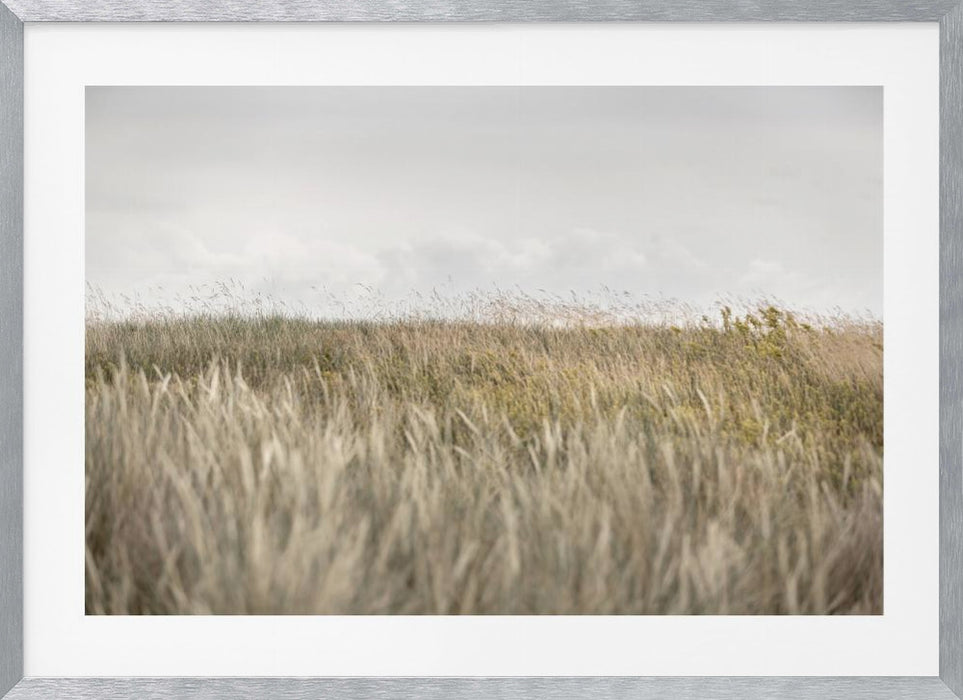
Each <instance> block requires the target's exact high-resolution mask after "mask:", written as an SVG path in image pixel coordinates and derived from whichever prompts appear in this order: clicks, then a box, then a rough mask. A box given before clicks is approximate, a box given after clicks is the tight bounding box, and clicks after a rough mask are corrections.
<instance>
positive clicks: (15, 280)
mask: <svg viewBox="0 0 963 700" xmlns="http://www.w3.org/2000/svg"><path fill="white" fill-rule="evenodd" d="M0 357H2V358H3V362H2V363H0V480H2V488H0V564H2V565H0V696H2V695H3V694H4V693H6V692H7V691H8V690H9V689H10V688H11V687H12V686H14V685H15V684H16V683H17V682H18V681H20V679H21V678H23V669H24V666H23V22H21V21H20V19H19V18H18V17H17V16H16V15H15V14H14V13H13V12H12V11H11V10H10V9H9V8H8V7H6V6H5V5H4V4H2V3H0Z"/></svg>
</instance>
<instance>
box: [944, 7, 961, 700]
mask: <svg viewBox="0 0 963 700" xmlns="http://www.w3.org/2000/svg"><path fill="white" fill-rule="evenodd" d="M961 396H963V5H961V4H959V3H957V4H956V5H955V7H954V8H953V9H952V10H951V11H950V12H949V13H948V14H946V15H945V16H944V17H943V18H942V20H941V21H940V575H939V578H940V593H939V598H940V678H941V679H942V680H943V681H944V682H945V683H946V685H947V687H949V688H950V689H951V690H952V691H953V692H954V693H956V694H957V695H958V696H959V695H961V694H963V402H961V401H960V397H961Z"/></svg>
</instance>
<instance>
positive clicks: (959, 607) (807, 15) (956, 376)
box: [0, 0, 963, 700]
mask: <svg viewBox="0 0 963 700" xmlns="http://www.w3.org/2000/svg"><path fill="white" fill-rule="evenodd" d="M476 21H477V22H576V21H577V22H644V21H645V22H649V21H684V22H756V21H770V22H771V21H779V22H801V21H806V22H813V21H816V22H822V21H825V22H939V28H940V479H939V483H940V513H939V524H940V525H939V527H940V543H939V557H940V564H939V567H940V570H939V580H940V586H939V606H940V620H939V649H940V652H939V676H936V677H904V678H898V677H837V678H817V677H757V678H736V677H722V676H720V677H684V678H670V677H647V678H646V677H640V678H622V677H619V678H604V677H596V678H563V677H553V678H490V679H484V678H353V679H346V678H328V679H326V678H315V679H303V678H299V679H296V678H233V679H231V678H113V679H106V678H74V679H67V678H24V656H23V640H24V624H23V600H24V590H23V555H24V551H23V468H24V463H23V398H24V395H23V235H24V233H23V221H24V220H23V176H24V159H23V144H24V122H23V104H24V103H23V94H24V93H23V87H24V52H23V30H24V23H26V22H476ZM0 697H4V698H9V700H26V699H28V698H29V699H33V698H91V699H93V698H148V697H150V698H161V697H164V698H167V697H172V698H178V697H190V698H290V699H292V700H294V699H298V700H301V699H304V700H306V699H307V698H316V697H327V698H369V697H381V698H449V697H460V698H483V697H485V698H488V697H497V698H523V697H525V698H527V697H544V698H559V699H560V698H581V697H596V698H616V697H620V698H629V697H632V698H643V697H644V698H663V697H664V698H678V699H680V700H684V699H695V698H745V699H747V700H748V699H751V698H819V699H820V700H823V699H824V698H854V699H855V698H907V699H914V698H919V699H920V700H922V699H923V698H926V699H927V700H939V699H940V698H956V697H963V0H595V1H588V0H567V1H566V2H557V1H555V0H526V1H524V2H519V1H518V0H402V1H401V2H399V1H397V0H356V1H355V2H346V1H345V0H314V1H311V0H261V1H260V2H257V3H237V2H225V1H224V0H216V1H214V2H212V1H210V0H123V1H118V0H0Z"/></svg>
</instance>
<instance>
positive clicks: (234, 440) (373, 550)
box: [86, 306, 883, 614]
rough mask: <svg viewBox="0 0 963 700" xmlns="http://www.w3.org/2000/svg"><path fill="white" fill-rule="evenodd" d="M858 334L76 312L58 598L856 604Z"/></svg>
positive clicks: (184, 607)
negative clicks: (80, 328) (78, 370)
mask: <svg viewBox="0 0 963 700" xmlns="http://www.w3.org/2000/svg"><path fill="white" fill-rule="evenodd" d="M882 337H883V328H882V324H881V323H878V322H869V321H866V322H864V321H854V320H851V319H846V318H839V319H835V320H834V319H821V320H820V321H819V322H818V323H814V324H812V325H807V324H804V323H801V322H799V321H797V320H796V319H795V318H794V317H793V316H792V315H791V314H788V313H786V312H784V311H782V310H780V309H778V308H775V307H772V306H768V307H767V306H763V307H762V308H759V309H758V310H756V311H754V312H749V313H742V314H737V313H734V312H732V311H729V310H728V309H724V310H723V313H722V316H721V318H719V319H713V320H711V321H709V320H708V319H706V320H704V321H701V322H695V323H686V324H685V325H682V326H678V327H676V326H672V325H669V324H668V323H661V324H632V323H621V324H612V325H604V324H602V325H600V324H598V323H592V324H579V323H570V322H567V323H564V324H561V325H558V326H552V325H550V324H545V323H526V322H511V321H497V322H477V321H454V320H452V321H431V320H429V319H420V320H419V319H410V320H399V321H380V322H347V321H345V322H314V321H307V320H298V319H296V318H286V317H280V316H269V315H261V316H257V317H251V316H241V315H221V314H218V315H208V316H204V315H199V316H195V317H191V318H176V317H173V316H169V317H157V318H156V319H153V320H151V319H150V318H148V319H140V320H137V321H114V320H98V319H89V320H88V324H87V341H86V342H87V348H86V350H87V359H86V475H87V481H86V525H87V528H86V532H87V535H86V545H87V546H86V556H87V567H86V572H87V573H86V608H87V612H88V613H108V614H127V613H134V614H147V613H151V614H164V613H229V614H243V613H257V614H283V613H335V614H350V613H366V614H389V613H400V614H421V613H427V614H456V613H467V614H483V613H496V614H578V613H589V614H619V613H668V614H688V613H709V614H739V613H749V614H781V613H789V614H796V613H808V614H826V613H855V614H878V613H881V612H882V586H883V569H882V548H883V544H882V538H883V531H882V513H883V511H882V474H883V472H882V453H883V372H882V368H883V352H882Z"/></svg>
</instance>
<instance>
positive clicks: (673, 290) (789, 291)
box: [86, 87, 883, 317]
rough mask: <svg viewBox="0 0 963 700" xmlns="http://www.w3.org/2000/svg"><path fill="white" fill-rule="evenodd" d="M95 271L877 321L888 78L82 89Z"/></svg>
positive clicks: (174, 287)
mask: <svg viewBox="0 0 963 700" xmlns="http://www.w3.org/2000/svg"><path fill="white" fill-rule="evenodd" d="M86 118H87V122H86V124H87V156H86V157H87V161H86V163H87V165H86V167H87V220H86V264H87V281H88V282H89V283H90V284H91V285H93V286H94V287H97V288H99V289H101V290H103V291H104V292H105V293H106V294H107V295H108V296H116V295H124V294H126V295H131V296H138V297H140V298H141V300H142V301H144V302H147V303H151V302H152V300H153V299H155V298H161V297H163V298H164V299H166V300H168V301H170V300H172V299H174V298H175V297H177V296H178V295H182V296H190V292H189V289H190V288H191V287H192V286H197V285H206V284H210V283H213V282H217V281H226V280H229V279H232V280H236V281H238V282H239V283H240V284H242V285H243V286H244V288H245V289H247V290H248V291H249V292H250V293H256V292H263V293H268V294H271V295H272V296H273V297H275V298H277V299H281V300H284V301H286V302H288V303H292V304H302V305H303V306H304V307H305V308H306V309H307V310H308V311H312V312H317V313H319V314H327V313H332V310H331V308H330V307H329V306H328V305H327V304H328V302H326V301H325V299H324V297H323V296H322V294H321V293H319V292H318V291H317V290H319V289H326V290H327V291H329V292H331V293H333V294H335V295H338V296H350V295H353V294H356V293H357V290H358V289H360V286H359V285H362V284H363V285H367V286H369V287H371V288H374V289H377V290H380V291H381V292H382V293H383V294H384V295H385V296H387V297H388V298H399V297H404V296H409V295H410V292H411V290H417V291H420V292H422V293H424V292H428V291H430V290H431V289H432V288H440V289H442V290H444V292H445V293H446V294H447V293H457V292H460V291H465V290H471V289H483V290H484V289H491V288H493V287H498V288H501V289H511V288H519V289H522V290H524V291H527V292H532V293H540V292H539V290H545V291H546V292H548V293H557V294H562V295H566V296H567V295H569V294H570V293H571V292H572V291H574V292H575V293H576V294H579V295H582V294H586V293H590V292H593V291H596V290H598V289H599V288H600V287H601V286H602V285H605V286H607V287H609V288H611V289H613V290H616V291H618V292H623V291H625V292H629V293H630V294H631V295H633V296H636V295H638V296H644V295H649V296H666V297H672V298H679V299H681V300H683V301H688V302H691V303H695V304H698V305H708V304H710V303H712V302H713V301H715V300H716V299H718V298H719V297H721V296H739V297H757V296H771V297H777V298H779V299H782V300H783V301H785V302H786V303H788V304H790V305H792V306H796V307H805V308H809V309H813V310H817V311H823V310H828V309H831V308H833V307H840V308H842V309H843V310H845V311H848V312H855V313H863V312H867V311H868V312H870V313H872V314H874V315H876V316H878V317H882V257H883V247H882V234H883V201H882V197H883V185H882V176H883V146H882V144H883V137H882V128H883V124H882V89H881V88H873V87H857V88H799V87H760V88H741V87H730V88H726V87H723V88H701V87H684V88H654V87H614V88H613V87H559V88H556V87H491V88H490V87H468V88H464V87H442V88H433V87H413V88H408V87H401V88H395V87H374V88H367V87H365V88H332V87H303V88H249V87H242V88H224V87H202V88H193V87H191V88H181V87H173V88H158V87H91V88H88V89H87V115H86Z"/></svg>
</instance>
